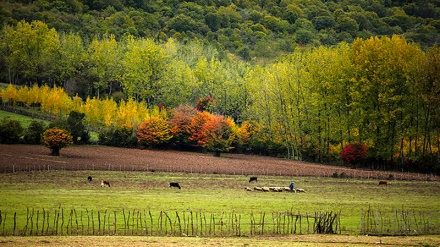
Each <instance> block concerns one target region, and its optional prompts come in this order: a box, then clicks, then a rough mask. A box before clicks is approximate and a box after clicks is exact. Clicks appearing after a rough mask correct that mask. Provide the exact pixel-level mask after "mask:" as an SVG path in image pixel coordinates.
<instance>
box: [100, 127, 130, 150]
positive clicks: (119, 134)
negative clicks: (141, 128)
mask: <svg viewBox="0 0 440 247" xmlns="http://www.w3.org/2000/svg"><path fill="white" fill-rule="evenodd" d="M99 143H100V144H103V145H107V146H114V147H126V148H132V147H136V146H137V137H136V135H135V134H134V130H133V126H131V125H123V126H122V127H120V128H109V129H104V130H101V131H100V132H99Z"/></svg>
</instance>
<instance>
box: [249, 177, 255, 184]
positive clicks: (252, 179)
mask: <svg viewBox="0 0 440 247" xmlns="http://www.w3.org/2000/svg"><path fill="white" fill-rule="evenodd" d="M252 181H255V182H257V177H250V178H249V183H250V182H252Z"/></svg>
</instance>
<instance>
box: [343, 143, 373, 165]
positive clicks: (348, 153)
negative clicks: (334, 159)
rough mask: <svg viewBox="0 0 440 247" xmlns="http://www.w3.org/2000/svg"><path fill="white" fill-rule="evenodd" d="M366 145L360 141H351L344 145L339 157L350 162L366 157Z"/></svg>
mask: <svg viewBox="0 0 440 247" xmlns="http://www.w3.org/2000/svg"><path fill="white" fill-rule="evenodd" d="M367 150H368V148H367V146H365V144H362V143H352V144H349V145H347V146H345V147H344V149H342V152H341V158H342V159H343V160H344V161H345V162H347V163H350V164H353V163H357V162H359V161H361V160H363V159H365V158H366V157H367Z"/></svg>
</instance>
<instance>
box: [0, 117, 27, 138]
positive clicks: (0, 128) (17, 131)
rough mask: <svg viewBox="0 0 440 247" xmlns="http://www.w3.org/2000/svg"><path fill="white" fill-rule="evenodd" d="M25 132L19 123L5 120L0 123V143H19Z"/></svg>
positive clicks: (8, 119)
mask: <svg viewBox="0 0 440 247" xmlns="http://www.w3.org/2000/svg"><path fill="white" fill-rule="evenodd" d="M23 131H24V129H23V127H22V126H21V123H20V122H19V121H17V120H13V119H10V118H8V117H7V118H3V119H2V120H1V122H0V143H6V144H15V143H19V141H20V138H21V136H22V134H23Z"/></svg>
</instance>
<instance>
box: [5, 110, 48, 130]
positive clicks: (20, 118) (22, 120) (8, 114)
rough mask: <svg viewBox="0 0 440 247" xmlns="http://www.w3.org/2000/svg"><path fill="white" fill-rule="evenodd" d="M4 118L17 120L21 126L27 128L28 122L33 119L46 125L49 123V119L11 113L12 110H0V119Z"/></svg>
mask: <svg viewBox="0 0 440 247" xmlns="http://www.w3.org/2000/svg"><path fill="white" fill-rule="evenodd" d="M4 118H10V119H12V120H17V121H19V122H20V123H21V126H22V127H23V128H27V127H28V126H29V124H30V123H31V122H32V121H34V120H37V121H40V122H43V123H44V124H46V125H49V121H46V120H41V119H37V118H31V117H28V116H23V115H20V114H15V113H12V112H7V111H0V120H2V119H4Z"/></svg>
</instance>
